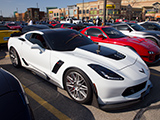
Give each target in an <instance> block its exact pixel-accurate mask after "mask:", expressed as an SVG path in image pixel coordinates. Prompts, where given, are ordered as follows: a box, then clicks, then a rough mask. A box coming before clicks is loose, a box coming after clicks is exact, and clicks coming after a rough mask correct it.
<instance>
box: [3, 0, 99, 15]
mask: <svg viewBox="0 0 160 120" xmlns="http://www.w3.org/2000/svg"><path fill="white" fill-rule="evenodd" d="M83 1H84V2H90V1H97V0H0V16H1V15H2V16H3V17H12V16H13V15H14V11H18V13H24V12H25V11H27V8H31V7H32V8H37V6H38V8H40V11H44V12H46V7H58V8H67V6H68V5H76V4H77V3H83Z"/></svg>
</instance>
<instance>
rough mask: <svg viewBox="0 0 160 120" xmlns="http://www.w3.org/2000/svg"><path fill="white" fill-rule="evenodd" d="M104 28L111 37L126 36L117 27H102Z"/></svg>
mask: <svg viewBox="0 0 160 120" xmlns="http://www.w3.org/2000/svg"><path fill="white" fill-rule="evenodd" d="M102 30H103V31H104V32H105V33H106V34H107V35H108V37H109V38H122V37H126V35H124V34H123V33H121V32H120V31H118V30H117V29H115V28H112V27H110V28H102Z"/></svg>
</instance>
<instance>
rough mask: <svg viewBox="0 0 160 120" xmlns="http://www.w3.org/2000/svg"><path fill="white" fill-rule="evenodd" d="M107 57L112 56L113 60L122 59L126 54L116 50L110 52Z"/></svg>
mask: <svg viewBox="0 0 160 120" xmlns="http://www.w3.org/2000/svg"><path fill="white" fill-rule="evenodd" d="M107 57H109V58H112V59H114V60H121V59H124V58H125V57H126V56H125V55H123V54H121V53H119V52H116V53H114V54H112V55H110V56H107Z"/></svg>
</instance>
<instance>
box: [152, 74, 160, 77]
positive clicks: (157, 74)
mask: <svg viewBox="0 0 160 120" xmlns="http://www.w3.org/2000/svg"><path fill="white" fill-rule="evenodd" d="M151 75H155V76H158V77H160V75H159V74H156V73H151Z"/></svg>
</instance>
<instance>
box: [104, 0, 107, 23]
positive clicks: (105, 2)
mask: <svg viewBox="0 0 160 120" xmlns="http://www.w3.org/2000/svg"><path fill="white" fill-rule="evenodd" d="M106 5H107V0H104V6H103V11H104V14H103V25H105V24H106Z"/></svg>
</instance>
